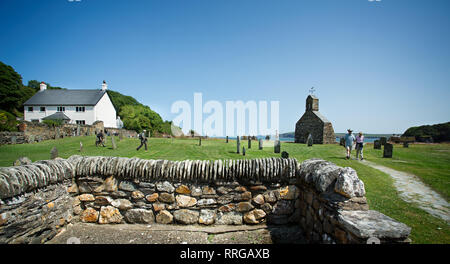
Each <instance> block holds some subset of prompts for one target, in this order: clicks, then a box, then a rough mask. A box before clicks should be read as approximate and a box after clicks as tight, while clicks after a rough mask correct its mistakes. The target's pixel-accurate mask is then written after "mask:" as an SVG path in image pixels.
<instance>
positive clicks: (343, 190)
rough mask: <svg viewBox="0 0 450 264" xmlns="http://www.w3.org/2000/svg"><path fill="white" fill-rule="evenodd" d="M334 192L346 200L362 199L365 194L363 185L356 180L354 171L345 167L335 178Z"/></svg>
mask: <svg viewBox="0 0 450 264" xmlns="http://www.w3.org/2000/svg"><path fill="white" fill-rule="evenodd" d="M334 191H335V192H337V193H339V194H341V195H343V196H345V197H348V198H352V197H363V196H364V195H365V194H366V191H365V189H364V183H363V182H362V181H361V180H360V179H359V178H358V175H357V174H356V171H355V170H354V169H352V168H349V167H346V168H343V169H342V170H341V172H340V173H339V176H338V177H337V180H336V184H335V185H334Z"/></svg>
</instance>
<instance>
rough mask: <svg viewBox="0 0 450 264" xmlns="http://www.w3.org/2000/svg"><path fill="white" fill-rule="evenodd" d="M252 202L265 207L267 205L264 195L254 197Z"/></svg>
mask: <svg viewBox="0 0 450 264" xmlns="http://www.w3.org/2000/svg"><path fill="white" fill-rule="evenodd" d="M252 201H253V202H254V203H255V204H258V205H263V204H264V203H265V201H264V196H263V195H262V194H258V195H256V196H255V197H253V199H252Z"/></svg>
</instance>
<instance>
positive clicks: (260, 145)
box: [258, 138, 263, 150]
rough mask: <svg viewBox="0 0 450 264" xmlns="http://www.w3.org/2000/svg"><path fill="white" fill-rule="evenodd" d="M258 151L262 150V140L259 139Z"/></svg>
mask: <svg viewBox="0 0 450 264" xmlns="http://www.w3.org/2000/svg"><path fill="white" fill-rule="evenodd" d="M258 149H259V150H262V149H263V140H262V138H260V139H259V146H258Z"/></svg>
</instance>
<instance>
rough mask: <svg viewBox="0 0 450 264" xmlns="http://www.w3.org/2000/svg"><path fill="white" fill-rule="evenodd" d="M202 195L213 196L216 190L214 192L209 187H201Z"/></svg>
mask: <svg viewBox="0 0 450 264" xmlns="http://www.w3.org/2000/svg"><path fill="white" fill-rule="evenodd" d="M202 194H203V195H213V194H216V190H214V188H212V187H209V186H203V188H202Z"/></svg>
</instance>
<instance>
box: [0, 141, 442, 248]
mask: <svg viewBox="0 0 450 264" xmlns="http://www.w3.org/2000/svg"><path fill="white" fill-rule="evenodd" d="M80 141H81V142H82V143H83V146H84V147H83V152H82V153H80V152H79V146H80ZM94 141H95V138H94V137H75V138H65V139H59V140H49V141H44V142H40V143H34V144H23V145H7V146H0V166H10V165H11V164H12V163H13V161H14V160H16V159H17V158H18V157H20V156H27V157H29V158H30V159H31V160H33V161H36V160H41V159H49V158H50V150H51V148H52V147H53V146H56V147H57V148H58V150H59V155H60V157H63V158H67V157H69V156H71V155H74V154H81V155H103V156H123V157H139V158H144V159H169V160H183V159H211V160H213V159H241V158H258V157H279V156H280V154H274V153H273V147H270V146H267V147H265V148H264V149H263V150H258V148H257V147H258V142H257V141H253V142H252V143H253V144H252V147H253V148H252V149H247V141H242V144H241V147H242V146H245V147H246V149H247V150H246V156H242V155H238V154H236V142H235V141H231V140H230V143H228V144H226V143H225V140H224V139H208V140H202V146H198V139H162V138H151V139H149V142H148V145H149V151H148V152H144V150H143V149H141V150H140V151H136V147H137V146H138V145H139V141H138V140H137V139H123V140H121V141H119V140H118V138H116V143H117V146H118V148H117V149H115V150H113V149H112V148H111V141H110V139H108V142H107V144H106V145H107V147H95V144H94ZM282 150H285V151H287V152H288V153H289V155H290V157H294V158H297V159H298V160H299V161H300V162H301V161H303V160H305V159H309V158H314V157H315V158H322V159H325V160H329V161H331V162H333V163H335V164H337V165H339V166H344V167H352V168H354V169H355V170H356V171H357V172H358V176H359V177H360V178H361V180H363V182H364V184H365V187H366V192H367V194H366V197H367V199H368V202H369V206H370V208H371V209H373V210H378V211H380V212H382V213H384V214H386V215H388V216H390V217H392V218H394V219H396V220H398V221H401V222H403V223H405V224H407V225H409V226H410V227H412V234H411V239H412V240H413V242H414V243H450V227H449V225H448V224H447V223H445V222H444V221H443V220H440V219H438V218H435V217H433V216H431V215H430V214H428V213H426V212H425V211H423V210H421V209H418V208H416V207H414V206H413V205H411V204H409V203H406V202H404V201H403V200H401V199H400V198H399V196H398V194H397V191H396V189H395V188H394V186H393V180H392V179H391V177H389V175H387V174H384V173H382V172H380V171H378V170H376V169H373V168H370V167H368V166H366V165H364V164H362V163H360V162H358V161H356V160H346V159H345V158H344V157H345V150H344V148H343V147H341V146H338V145H337V144H336V145H314V146H313V147H307V146H306V145H304V144H293V143H282ZM430 153H431V154H430ZM433 153H434V154H433ZM365 155H366V158H367V159H369V160H372V161H373V162H376V163H379V164H382V165H385V166H388V167H392V168H394V169H398V170H403V171H407V172H411V173H414V174H416V175H418V176H419V177H421V178H422V179H424V181H425V182H426V183H427V184H429V185H430V186H432V188H434V189H435V190H437V191H439V192H441V193H443V194H447V195H448V193H449V190H448V189H449V186H448V180H449V178H450V175H449V174H450V173H449V162H448V161H449V159H450V145H449V144H439V145H410V148H408V149H403V148H402V147H400V146H395V147H394V158H393V159H383V158H381V156H382V152H381V151H379V150H373V147H372V146H371V145H368V146H367V147H366V149H365ZM433 175H437V176H436V178H434V176H433ZM425 179H427V180H425ZM429 182H430V183H429Z"/></svg>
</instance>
